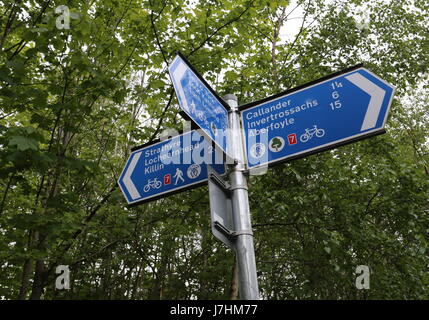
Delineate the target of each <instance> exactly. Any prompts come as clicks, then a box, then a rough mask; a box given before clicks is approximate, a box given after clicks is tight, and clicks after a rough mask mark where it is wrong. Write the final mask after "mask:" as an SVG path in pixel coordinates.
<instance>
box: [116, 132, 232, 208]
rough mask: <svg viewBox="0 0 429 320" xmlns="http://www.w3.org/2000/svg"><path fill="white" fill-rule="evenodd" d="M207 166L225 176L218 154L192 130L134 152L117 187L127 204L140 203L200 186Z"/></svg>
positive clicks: (221, 159) (204, 179) (205, 175)
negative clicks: (209, 165)
mask: <svg viewBox="0 0 429 320" xmlns="http://www.w3.org/2000/svg"><path fill="white" fill-rule="evenodd" d="M207 164H211V166H212V167H213V168H215V170H216V171H217V172H218V173H219V174H224V173H225V166H224V164H223V157H222V154H221V153H220V152H217V151H216V150H215V149H214V148H213V147H212V146H211V143H210V142H209V141H207V139H205V137H204V136H202V135H201V134H200V133H199V132H198V131H197V130H193V131H190V132H186V133H184V134H181V135H178V136H175V137H173V138H170V139H168V140H165V141H160V142H156V143H152V144H150V145H147V146H143V147H141V148H137V149H136V150H134V151H133V152H132V153H131V155H130V157H129V158H128V161H127V163H126V165H125V167H124V170H123V171H122V174H121V176H120V178H119V180H118V184H119V186H120V188H121V190H122V193H123V194H124V195H125V198H126V199H127V202H128V204H141V203H143V202H147V201H150V200H155V199H158V198H160V197H164V196H167V195H170V194H173V193H177V192H181V191H184V190H187V189H192V188H195V187H198V186H200V185H202V184H204V183H205V182H206V181H207V167H206V166H207Z"/></svg>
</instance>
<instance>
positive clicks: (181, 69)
mask: <svg viewBox="0 0 429 320" xmlns="http://www.w3.org/2000/svg"><path fill="white" fill-rule="evenodd" d="M168 71H169V73H170V77H171V80H172V82H173V86H174V89H175V90H176V94H177V98H178V100H179V105H180V108H181V109H182V110H183V111H184V112H185V114H186V115H187V116H188V117H189V118H190V119H192V121H194V122H195V123H196V124H197V125H198V127H199V128H201V130H202V131H203V133H204V135H205V136H206V137H208V138H209V139H211V140H212V141H213V142H214V144H215V146H216V147H217V148H218V149H219V150H220V151H222V152H223V153H225V154H226V155H227V156H229V154H228V152H229V149H228V130H227V129H228V110H227V108H226V106H227V104H226V103H225V102H224V101H223V100H222V99H221V98H219V96H218V95H217V94H216V92H215V91H214V90H213V89H212V88H211V87H210V86H209V85H208V83H207V82H206V81H205V80H204V78H203V77H202V76H201V75H200V74H199V73H198V72H197V71H196V70H195V69H194V68H193V67H192V66H191V64H190V63H189V62H188V61H187V60H186V59H185V57H183V56H182V55H181V54H179V55H177V56H176V57H175V59H174V60H173V62H172V63H171V64H170V66H169V68H168ZM229 158H231V159H232V157H231V156H229Z"/></svg>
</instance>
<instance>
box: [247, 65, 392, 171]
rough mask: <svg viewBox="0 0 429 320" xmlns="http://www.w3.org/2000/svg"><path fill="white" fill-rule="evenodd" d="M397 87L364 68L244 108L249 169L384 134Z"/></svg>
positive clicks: (330, 77) (359, 67) (358, 67)
mask: <svg viewBox="0 0 429 320" xmlns="http://www.w3.org/2000/svg"><path fill="white" fill-rule="evenodd" d="M393 94H394V87H393V86H392V85H390V84H388V83H387V82H385V81H384V80H382V79H380V78H379V77H378V76H376V75H374V74H373V73H371V72H370V71H368V70H366V69H365V68H363V67H361V66H357V67H354V68H350V69H349V70H346V71H343V72H341V73H337V74H334V75H331V76H329V77H326V78H323V79H320V80H318V81H315V82H313V83H311V84H307V85H304V86H301V87H298V88H295V89H292V90H289V91H286V92H284V93H282V94H279V95H276V96H274V97H270V98H267V99H265V100H263V101H262V102H261V101H260V102H256V103H252V104H249V105H245V106H242V107H241V108H240V109H241V116H242V124H243V129H244V135H245V141H246V152H247V162H248V167H249V168H256V167H259V166H263V165H272V164H275V163H279V162H283V161H286V160H290V159H293V158H298V157H302V156H304V155H307V154H311V153H315V152H319V151H322V150H325V149H330V148H334V147H336V146H338V145H342V144H346V143H349V142H351V141H353V140H358V139H362V138H365V137H368V136H371V135H375V134H379V133H383V132H384V125H385V122H386V118H387V113H388V110H389V108H390V104H391V102H392V98H393Z"/></svg>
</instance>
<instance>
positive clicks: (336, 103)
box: [329, 100, 341, 110]
mask: <svg viewBox="0 0 429 320" xmlns="http://www.w3.org/2000/svg"><path fill="white" fill-rule="evenodd" d="M329 105H330V106H331V109H332V110H335V109H339V108H341V102H340V101H339V100H336V101H334V102H331V103H330V104H329Z"/></svg>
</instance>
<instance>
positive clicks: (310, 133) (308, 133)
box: [299, 125, 325, 142]
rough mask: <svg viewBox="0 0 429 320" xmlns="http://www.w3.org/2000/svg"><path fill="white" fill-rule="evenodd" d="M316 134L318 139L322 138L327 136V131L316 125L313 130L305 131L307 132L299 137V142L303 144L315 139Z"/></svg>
mask: <svg viewBox="0 0 429 320" xmlns="http://www.w3.org/2000/svg"><path fill="white" fill-rule="evenodd" d="M314 134H316V137H318V138H321V137H323V136H324V135H325V130H323V129H319V128H317V126H316V125H314V126H313V128H312V129H309V128H307V129H305V132H304V133H303V134H302V135H301V136H300V137H299V140H300V141H301V142H307V141H308V140H310V139H311V138H313V136H314Z"/></svg>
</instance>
